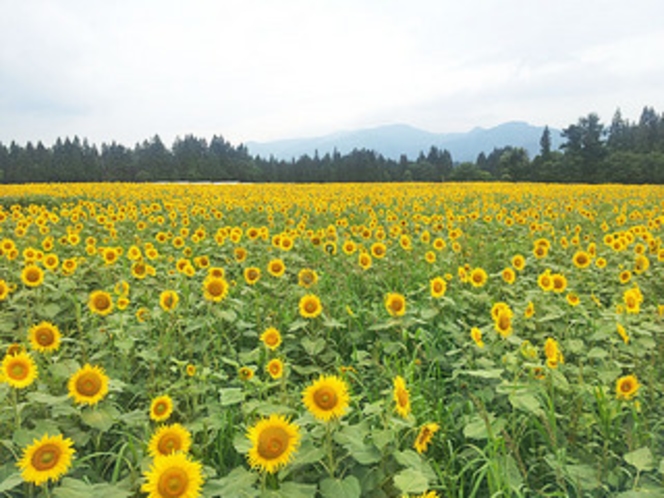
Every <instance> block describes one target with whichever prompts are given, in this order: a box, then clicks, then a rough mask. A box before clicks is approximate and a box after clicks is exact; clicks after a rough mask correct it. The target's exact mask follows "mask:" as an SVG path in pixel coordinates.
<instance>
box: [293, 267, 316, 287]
mask: <svg viewBox="0 0 664 498" xmlns="http://www.w3.org/2000/svg"><path fill="white" fill-rule="evenodd" d="M316 282H318V275H317V274H316V272H315V271H314V270H312V269H310V268H303V269H301V270H300V272H299V273H298V274H297V283H298V285H300V286H301V287H304V288H305V289H308V288H309V287H311V286H312V285H314V284H315V283H316Z"/></svg>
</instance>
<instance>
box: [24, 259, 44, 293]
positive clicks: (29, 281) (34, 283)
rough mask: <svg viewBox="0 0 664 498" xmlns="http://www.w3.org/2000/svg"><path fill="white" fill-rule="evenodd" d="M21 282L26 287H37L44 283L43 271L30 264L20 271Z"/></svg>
mask: <svg viewBox="0 0 664 498" xmlns="http://www.w3.org/2000/svg"><path fill="white" fill-rule="evenodd" d="M21 280H22V281H23V283H24V284H25V285H27V286H28V287H39V286H40V285H41V284H43V283H44V270H42V269H41V268H39V266H37V265H35V264H32V263H30V264H28V265H25V268H23V271H21Z"/></svg>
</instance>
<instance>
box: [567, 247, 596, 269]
mask: <svg viewBox="0 0 664 498" xmlns="http://www.w3.org/2000/svg"><path fill="white" fill-rule="evenodd" d="M572 263H574V266H576V267H577V268H588V267H589V266H590V263H592V256H591V255H590V254H588V253H587V252H586V251H577V252H576V253H575V254H574V256H573V257H572Z"/></svg>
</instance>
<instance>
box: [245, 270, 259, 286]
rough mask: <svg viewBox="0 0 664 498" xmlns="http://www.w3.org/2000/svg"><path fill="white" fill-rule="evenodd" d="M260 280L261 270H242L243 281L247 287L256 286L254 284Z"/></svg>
mask: <svg viewBox="0 0 664 498" xmlns="http://www.w3.org/2000/svg"><path fill="white" fill-rule="evenodd" d="M260 278H261V269H260V268H257V267H255V266H250V267H249V268H245V269H244V280H245V282H247V284H249V285H256V282H258V280H259V279H260Z"/></svg>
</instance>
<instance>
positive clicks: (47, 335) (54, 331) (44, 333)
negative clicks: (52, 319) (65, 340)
mask: <svg viewBox="0 0 664 498" xmlns="http://www.w3.org/2000/svg"><path fill="white" fill-rule="evenodd" d="M60 338H61V336H60V330H58V327H57V326H55V325H53V324H52V323H49V322H41V323H39V324H38V325H35V326H33V327H30V330H29V331H28V339H29V341H30V345H31V346H32V349H34V350H35V351H39V352H40V353H51V352H53V351H57V350H58V348H59V347H60Z"/></svg>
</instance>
